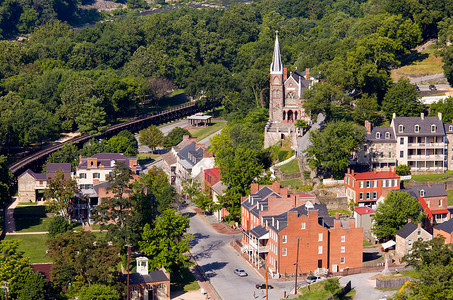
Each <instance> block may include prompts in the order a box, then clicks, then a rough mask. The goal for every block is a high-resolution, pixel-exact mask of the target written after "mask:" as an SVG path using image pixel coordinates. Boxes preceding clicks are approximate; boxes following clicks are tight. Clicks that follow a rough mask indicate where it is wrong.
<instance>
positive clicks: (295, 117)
mask: <svg viewBox="0 0 453 300" xmlns="http://www.w3.org/2000/svg"><path fill="white" fill-rule="evenodd" d="M294 120H297V111H296V112H295V113H294Z"/></svg>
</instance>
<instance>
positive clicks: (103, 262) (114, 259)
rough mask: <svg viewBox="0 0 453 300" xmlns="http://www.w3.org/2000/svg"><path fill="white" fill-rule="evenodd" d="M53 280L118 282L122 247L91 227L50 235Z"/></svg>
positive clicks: (68, 283) (65, 282) (63, 282)
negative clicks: (90, 230)
mask: <svg viewBox="0 0 453 300" xmlns="http://www.w3.org/2000/svg"><path fill="white" fill-rule="evenodd" d="M47 246H48V248H49V252H48V255H49V257H50V258H51V259H52V261H53V268H52V272H51V278H52V281H53V282H54V283H55V284H56V285H57V286H59V287H66V288H67V287H68V286H71V285H80V284H83V285H85V284H86V285H93V284H104V285H110V286H112V285H114V284H116V280H117V276H118V272H117V271H116V270H117V266H118V263H119V260H120V257H119V255H118V253H119V248H118V247H117V246H115V245H108V242H107V240H105V239H97V238H96V236H95V235H94V234H93V233H92V232H89V231H83V230H82V231H67V232H65V233H62V234H60V235H58V236H57V237H56V238H53V239H48V240H47Z"/></svg>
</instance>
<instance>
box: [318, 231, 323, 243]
mask: <svg viewBox="0 0 453 300" xmlns="http://www.w3.org/2000/svg"><path fill="white" fill-rule="evenodd" d="M322 238H323V234H322V233H318V242H322Z"/></svg>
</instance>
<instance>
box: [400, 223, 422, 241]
mask: <svg viewBox="0 0 453 300" xmlns="http://www.w3.org/2000/svg"><path fill="white" fill-rule="evenodd" d="M417 228H418V225H416V224H414V223H412V222H409V223H407V224H406V225H404V226H403V227H402V228H401V229H400V230H398V231H397V232H396V235H399V236H400V237H402V238H403V239H405V238H407V237H408V236H409V235H410V234H411V233H412V232H414V231H415V230H417Z"/></svg>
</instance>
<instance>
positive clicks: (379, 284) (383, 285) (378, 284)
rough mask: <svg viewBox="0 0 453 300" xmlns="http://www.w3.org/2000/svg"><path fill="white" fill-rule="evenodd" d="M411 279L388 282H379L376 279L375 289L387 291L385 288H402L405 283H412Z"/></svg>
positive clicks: (396, 279)
mask: <svg viewBox="0 0 453 300" xmlns="http://www.w3.org/2000/svg"><path fill="white" fill-rule="evenodd" d="M412 280H413V279H412V278H407V277H404V278H393V279H388V280H381V279H377V278H376V288H378V289H387V288H396V287H402V286H403V284H405V283H406V282H407V281H412Z"/></svg>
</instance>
